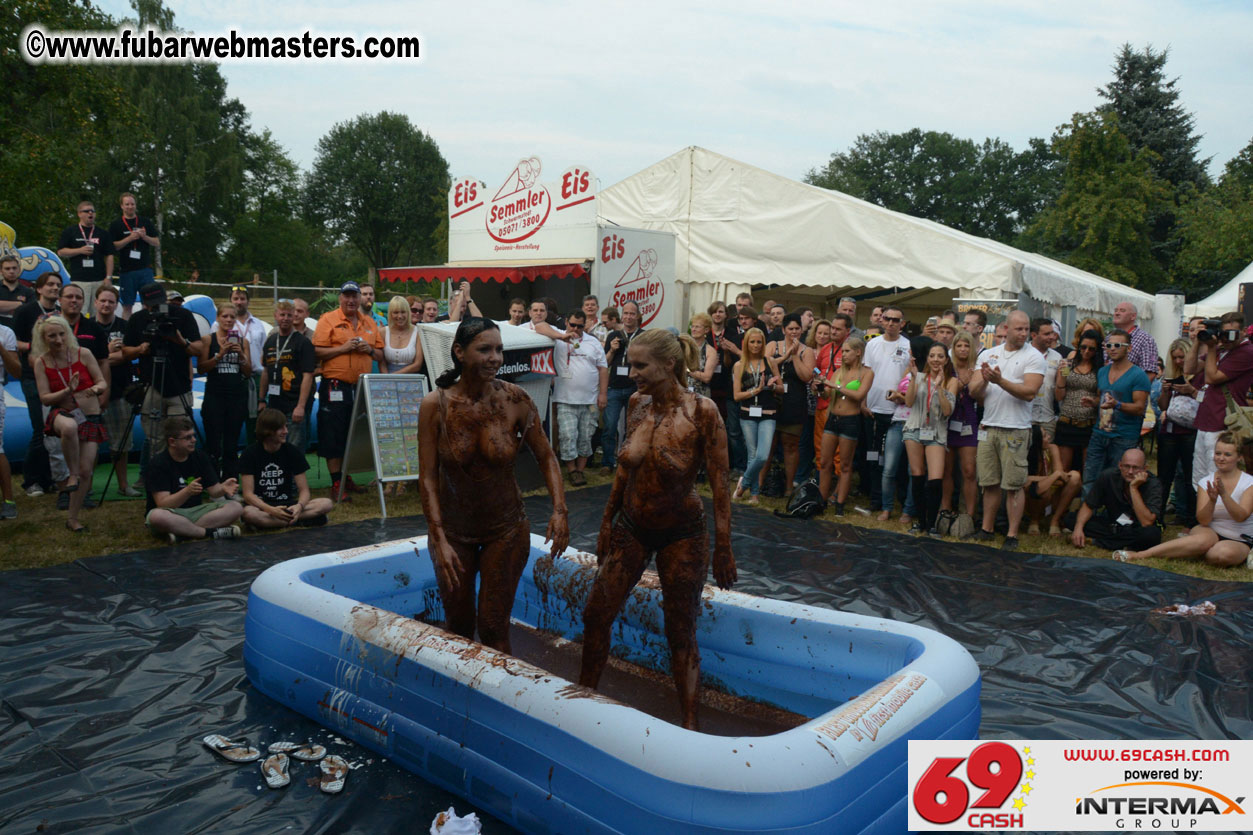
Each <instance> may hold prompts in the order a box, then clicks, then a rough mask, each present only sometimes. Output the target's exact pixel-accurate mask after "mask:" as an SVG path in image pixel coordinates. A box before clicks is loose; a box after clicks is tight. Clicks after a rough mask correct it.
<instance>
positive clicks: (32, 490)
mask: <svg viewBox="0 0 1253 835" xmlns="http://www.w3.org/2000/svg"><path fill="white" fill-rule="evenodd" d="M43 494H44V489H43V488H42V487H40V486H39V485H38V484H32V485H31V486H30V487H27V488H26V495H28V496H30V497H31V498H32V499H37V498H39V497H40V496H42V495H43Z"/></svg>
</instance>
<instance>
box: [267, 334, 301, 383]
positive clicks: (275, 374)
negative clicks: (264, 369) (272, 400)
mask: <svg viewBox="0 0 1253 835" xmlns="http://www.w3.org/2000/svg"><path fill="white" fill-rule="evenodd" d="M295 335H296V332H295V331H294V330H293V331H292V332H291V333H289V334H287V339H285V340H283V342H282V344H279V341H278V335H277V334H276V335H275V337H274V349H275V350H274V370H273V371H272V372H270V385H269V386H268V387H267V388H266V391H265V393H266V397H278V395H279V392H280V390H281V384H280V383H277V382H275V381H276V380H282V379H283V378H282V377H281V376H279V363H281V362H282V361H283V354H285V353H286V352H287V346H288V345H290V344H291V338H292V337H293V336H295Z"/></svg>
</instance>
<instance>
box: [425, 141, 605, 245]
mask: <svg viewBox="0 0 1253 835" xmlns="http://www.w3.org/2000/svg"><path fill="white" fill-rule="evenodd" d="M543 171H544V166H543V163H542V162H541V161H540V159H539V157H528V158H526V159H523V160H519V161H518V163H517V164H516V165H515V166H514V167H513V170H512V171H510V172H509V174H508V176H506V177H505V179H504V181H503V182H502V183H501V184H500V185H499V186H497V187H495V188H489V187H488V186H487V185H486V184H485V183H483V182H481V181H479V180H476V179H473V178H463V179H460V180H458V181H457V182H455V183H453V185H452V188H451V189H450V190H449V192H448V230H449V260H452V261H463V260H476V259H491V258H502V259H504V258H516V257H526V258H536V257H554V258H583V257H586V253H587V250H588V249H589V244H590V242H591V240H592V236H593V235H594V234H595V224H596V179H595V177H594V176H593V175H592V173H591V172H590V171H589V170H587V168H586V167H585V166H571V167H570V168H567V169H566V170H565V171H563V172H562V173H561V175H560V176H559V177H558V178H557V179H556V180H552V181H548V182H545V181H543V180H541V175H542V174H543Z"/></svg>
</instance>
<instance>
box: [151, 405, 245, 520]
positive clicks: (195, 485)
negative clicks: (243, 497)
mask: <svg viewBox="0 0 1253 835" xmlns="http://www.w3.org/2000/svg"><path fill="white" fill-rule="evenodd" d="M161 434H162V435H163V436H164V437H165V452H162V453H160V454H158V455H156V456H154V457H153V458H152V459H151V460H150V461H149V462H148V466H147V467H145V468H144V486H145V487H146V488H147V490H148V517H147V518H146V519H145V520H144V521H145V523H146V524H147V525H148V527H149V528H150V529H151V530H152V531H153V532H154V533H157V534H163V535H166V536H168V537H169V538H170V544H171V545H172V544H174V543H175V542H177V541H178V540H179V538H182V539H203V538H206V537H208V538H212V539H234V538H235V537H237V536H239V526H238V525H236V524H234V523H235V522H236V521H238V519H239V516H240V514H241V513H243V510H244V509H243V506H242V505H240V504H239V502H235V501H231V498H232V497H233V496H234V495H235V490H236V489H237V486H238V485H237V484H236V481H235V479H233V478H228V479H226V481H222V480H220V479H219V478H218V471H217V467H215V466H213V461H212V460H211V459H210V458H209V456H208V455H206V454H205V453H204V451H203V450H199V449H196V429H195V427H194V426H193V425H192V422H191V418H189V417H187V416H185V415H174V416H172V417H168V418H166V419H165V420H164V421H163V422H162V424H161ZM206 494H207V499H206Z"/></svg>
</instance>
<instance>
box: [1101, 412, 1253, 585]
mask: <svg viewBox="0 0 1253 835" xmlns="http://www.w3.org/2000/svg"><path fill="white" fill-rule="evenodd" d="M1239 461H1240V448H1239V445H1238V444H1237V442H1236V437H1235V435H1233V434H1232V433H1230V432H1224V433H1222V434H1221V435H1219V436H1218V441H1217V442H1216V443H1215V444H1214V467H1215V471H1214V472H1213V473H1211V474H1210V475H1208V476H1206V477H1205V478H1204V479H1203V480H1202V481H1201V483H1200V484H1199V485H1198V489H1197V491H1196V521H1197V524H1196V526H1195V527H1194V528H1192V531H1191V533H1189V534H1188V535H1187V536H1185V537H1182V538H1180V539H1171V540H1168V541H1166V542H1163V543H1162V544H1161V545H1156V546H1154V547H1152V548H1149V549H1148V550H1147V551H1115V552H1114V559H1116V560H1121V561H1122V562H1130V561H1132V560H1144V559H1148V558H1149V557H1161V558H1162V559H1184V560H1195V559H1201V558H1202V557H1204V559H1205V561H1206V562H1207V563H1209V564H1210V565H1213V566H1217V567H1220V568H1227V567H1230V566H1233V565H1241V564H1243V563H1244V562H1245V561H1246V560H1247V559H1248V556H1249V543H1250V541H1253V540H1251V539H1250V537H1253V490H1250V489H1249V488H1250V487H1253V475H1249V474H1248V473H1246V472H1243V471H1242V470H1240V469H1239V467H1238V466H1237V464H1238V462H1239Z"/></svg>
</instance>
